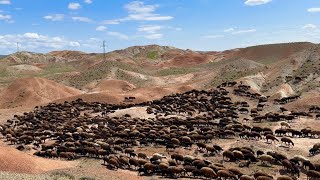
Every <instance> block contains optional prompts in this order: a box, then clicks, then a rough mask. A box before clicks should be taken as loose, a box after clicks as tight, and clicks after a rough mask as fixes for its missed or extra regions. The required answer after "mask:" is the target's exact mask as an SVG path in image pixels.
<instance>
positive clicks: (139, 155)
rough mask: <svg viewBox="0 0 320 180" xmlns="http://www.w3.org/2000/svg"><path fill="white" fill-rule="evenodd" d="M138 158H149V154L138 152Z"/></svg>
mask: <svg viewBox="0 0 320 180" xmlns="http://www.w3.org/2000/svg"><path fill="white" fill-rule="evenodd" d="M138 158H141V159H147V155H146V154H145V153H138Z"/></svg>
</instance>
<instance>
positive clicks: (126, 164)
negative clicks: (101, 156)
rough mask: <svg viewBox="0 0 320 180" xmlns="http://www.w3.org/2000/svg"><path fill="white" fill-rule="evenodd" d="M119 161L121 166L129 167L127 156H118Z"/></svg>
mask: <svg viewBox="0 0 320 180" xmlns="http://www.w3.org/2000/svg"><path fill="white" fill-rule="evenodd" d="M119 162H120V164H121V165H122V166H128V167H130V163H129V158H127V157H124V156H122V157H120V158H119Z"/></svg>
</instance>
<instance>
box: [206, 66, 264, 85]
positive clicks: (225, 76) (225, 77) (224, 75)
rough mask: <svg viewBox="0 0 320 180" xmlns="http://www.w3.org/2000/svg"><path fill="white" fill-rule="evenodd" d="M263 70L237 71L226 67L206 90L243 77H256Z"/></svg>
mask: <svg viewBox="0 0 320 180" xmlns="http://www.w3.org/2000/svg"><path fill="white" fill-rule="evenodd" d="M261 70H262V69H261V68H255V69H244V70H236V69H229V68H228V66H226V67H225V68H222V70H221V71H220V72H219V74H218V76H217V78H215V79H214V80H212V81H211V82H209V83H208V84H207V85H206V86H205V88H213V87H216V86H218V85H220V84H222V83H223V82H226V81H235V80H237V79H239V78H241V77H245V76H250V75H255V74H257V73H258V72H260V71H261Z"/></svg>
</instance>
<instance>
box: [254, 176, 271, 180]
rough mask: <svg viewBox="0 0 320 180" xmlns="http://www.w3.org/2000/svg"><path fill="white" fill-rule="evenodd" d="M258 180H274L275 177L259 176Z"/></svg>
mask: <svg viewBox="0 0 320 180" xmlns="http://www.w3.org/2000/svg"><path fill="white" fill-rule="evenodd" d="M257 180H273V177H270V176H259V177H258V178H257Z"/></svg>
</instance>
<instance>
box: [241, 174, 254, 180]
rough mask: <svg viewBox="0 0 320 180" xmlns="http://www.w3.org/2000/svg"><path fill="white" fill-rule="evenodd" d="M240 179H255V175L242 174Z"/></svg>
mask: <svg viewBox="0 0 320 180" xmlns="http://www.w3.org/2000/svg"><path fill="white" fill-rule="evenodd" d="M240 180H255V179H254V177H252V176H249V175H242V176H241V177H240Z"/></svg>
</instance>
